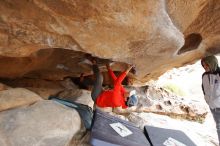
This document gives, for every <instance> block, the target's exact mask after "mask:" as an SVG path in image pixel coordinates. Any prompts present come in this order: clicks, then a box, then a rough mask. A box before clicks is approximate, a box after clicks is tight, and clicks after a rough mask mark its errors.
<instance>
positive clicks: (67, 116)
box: [0, 100, 81, 146]
mask: <svg viewBox="0 0 220 146" xmlns="http://www.w3.org/2000/svg"><path fill="white" fill-rule="evenodd" d="M80 127H81V120H80V116H79V114H78V112H77V111H76V110H74V109H71V108H68V107H65V106H63V105H61V104H59V103H56V102H54V101H47V100H44V101H39V102H37V103H35V104H33V105H31V106H29V107H21V108H17V109H13V110H8V111H4V112H1V113H0V145H1V146H33V145H36V146H66V145H68V144H69V143H70V141H71V139H72V137H73V136H74V135H75V134H76V133H77V132H78V131H79V130H80Z"/></svg>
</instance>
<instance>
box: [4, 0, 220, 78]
mask: <svg viewBox="0 0 220 146" xmlns="http://www.w3.org/2000/svg"><path fill="white" fill-rule="evenodd" d="M219 11H220V1H218V0H194V1H187V0H177V1H176V0H169V1H166V0H158V1H155V0H143V1H139V0H138V1H127V0H121V1H116V0H113V1H100V0H94V1H82V0H74V1H72V0H46V1H45V0H19V1H13V0H2V1H0V13H1V15H0V56H1V57H0V68H1V71H0V77H1V78H18V77H32V78H44V79H51V80H60V79H63V78H64V77H66V76H72V77H77V76H79V75H80V74H81V73H82V72H83V73H86V74H91V68H89V67H85V66H82V65H81V64H79V62H81V61H82V60H83V59H84V54H85V53H89V54H91V55H93V56H96V57H98V58H99V59H100V61H102V59H110V60H112V61H115V62H116V63H115V64H114V66H113V69H114V70H118V71H119V70H122V69H124V67H125V64H135V65H136V69H137V73H136V75H135V76H134V78H136V79H138V80H139V81H141V82H146V81H148V80H149V79H155V78H157V77H158V76H160V75H161V74H162V73H164V72H165V71H167V70H169V69H171V68H173V67H178V66H183V65H185V64H190V63H193V62H194V61H196V60H198V59H200V58H201V57H202V56H204V55H206V54H208V53H212V54H216V53H219V52H220V49H219V46H220V44H219V42H220V41H219V40H220V36H219V34H220V33H219V32H220V27H219V24H220V23H219V21H220V19H219V17H220V13H219Z"/></svg>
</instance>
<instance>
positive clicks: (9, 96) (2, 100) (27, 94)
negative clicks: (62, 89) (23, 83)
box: [0, 88, 42, 111]
mask: <svg viewBox="0 0 220 146" xmlns="http://www.w3.org/2000/svg"><path fill="white" fill-rule="evenodd" d="M41 99H42V98H41V97H40V96H38V95H37V94H36V93H34V92H31V91H30V90H27V89H25V88H14V89H8V90H3V91H0V111H3V110H7V109H11V108H17V107H19V106H25V105H30V104H33V103H35V102H37V101H39V100H41Z"/></svg>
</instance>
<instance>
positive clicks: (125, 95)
mask: <svg viewBox="0 0 220 146" xmlns="http://www.w3.org/2000/svg"><path fill="white" fill-rule="evenodd" d="M91 61H92V64H93V72H94V75H95V83H94V87H93V90H92V93H91V96H92V99H93V101H94V102H95V103H96V106H97V107H98V108H106V107H111V108H113V110H114V109H115V110H116V112H119V113H125V111H123V109H126V108H127V107H131V106H135V105H137V102H138V99H137V97H136V96H135V95H134V94H133V95H130V96H129V92H127V91H126V90H125V89H124V87H123V86H122V84H121V83H122V81H123V80H124V78H125V77H126V75H127V74H128V73H129V71H130V70H131V69H132V67H133V66H132V65H129V66H128V68H127V69H126V70H125V71H124V72H122V73H121V74H120V75H119V76H118V77H116V76H115V74H114V72H113V71H112V70H111V68H110V66H109V65H108V64H107V65H106V67H107V69H108V73H109V75H110V76H111V78H112V79H113V84H114V87H113V89H111V90H103V89H102V82H103V76H102V74H101V72H100V70H99V68H98V65H97V63H96V61H95V59H93V60H91Z"/></svg>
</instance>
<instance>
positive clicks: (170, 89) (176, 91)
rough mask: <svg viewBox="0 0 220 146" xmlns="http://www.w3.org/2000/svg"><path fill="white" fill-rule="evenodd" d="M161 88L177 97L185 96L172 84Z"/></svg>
mask: <svg viewBox="0 0 220 146" xmlns="http://www.w3.org/2000/svg"><path fill="white" fill-rule="evenodd" d="M163 88H164V89H166V90H168V91H170V92H172V93H174V94H176V95H178V96H184V95H185V92H184V91H183V90H182V89H181V88H180V87H179V86H177V85H176V84H173V83H167V84H165V85H164V87H163Z"/></svg>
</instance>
